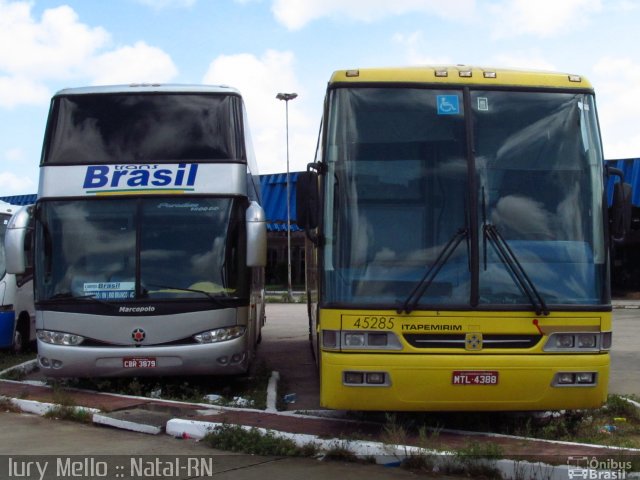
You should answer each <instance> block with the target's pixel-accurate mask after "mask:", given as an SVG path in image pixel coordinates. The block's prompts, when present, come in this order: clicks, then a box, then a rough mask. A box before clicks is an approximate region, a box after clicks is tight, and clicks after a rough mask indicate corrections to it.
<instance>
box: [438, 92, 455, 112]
mask: <svg viewBox="0 0 640 480" xmlns="http://www.w3.org/2000/svg"><path fill="white" fill-rule="evenodd" d="M436 101H437V103H438V115H456V114H458V113H460V101H459V100H458V96H457V95H438V96H437V97H436Z"/></svg>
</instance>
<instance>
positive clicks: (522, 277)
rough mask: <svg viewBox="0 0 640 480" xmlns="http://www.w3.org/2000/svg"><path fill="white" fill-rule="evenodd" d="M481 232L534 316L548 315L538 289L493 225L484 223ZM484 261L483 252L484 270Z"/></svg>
mask: <svg viewBox="0 0 640 480" xmlns="http://www.w3.org/2000/svg"><path fill="white" fill-rule="evenodd" d="M482 231H483V234H484V237H485V239H487V238H488V239H489V240H490V241H491V243H492V244H493V246H494V248H495V249H496V252H497V253H498V256H499V257H500V260H501V261H502V263H503V264H504V265H506V266H507V267H508V268H509V270H510V271H511V273H512V274H513V277H514V278H515V279H516V283H517V284H518V286H519V287H520V288H521V289H522V291H523V292H524V293H525V294H526V295H527V297H528V298H529V302H531V305H533V308H534V309H535V312H536V315H545V316H546V315H549V308H548V307H547V304H546V303H545V301H544V298H542V295H540V292H538V289H537V288H536V286H535V285H534V283H533V281H531V278H530V277H529V275H527V272H526V270H525V269H524V267H523V266H522V264H521V263H520V261H519V260H518V257H517V256H516V254H515V253H514V252H513V250H512V249H511V247H510V246H509V244H508V243H507V241H506V240H505V238H504V237H503V236H502V234H501V233H500V231H499V230H498V229H497V228H496V226H495V225H492V224H490V223H485V224H484V226H483V227H482ZM486 261H487V259H486V250H485V268H486Z"/></svg>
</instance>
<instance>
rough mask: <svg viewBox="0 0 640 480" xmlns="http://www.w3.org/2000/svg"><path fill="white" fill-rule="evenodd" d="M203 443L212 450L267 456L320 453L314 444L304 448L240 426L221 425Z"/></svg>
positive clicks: (306, 455)
mask: <svg viewBox="0 0 640 480" xmlns="http://www.w3.org/2000/svg"><path fill="white" fill-rule="evenodd" d="M203 441H204V442H205V443H206V444H207V445H209V446H210V447H212V448H217V449H220V450H226V451H231V452H241V453H249V454H253V455H265V456H295V457H311V456H313V455H316V454H317V453H318V450H317V448H316V446H315V445H313V444H312V443H309V444H306V445H304V446H302V447H299V446H298V445H296V443H295V442H294V441H293V440H291V439H288V438H283V437H279V436H277V435H276V434H275V433H274V432H272V431H266V432H262V431H260V430H258V429H257V428H255V427H254V428H251V429H246V428H243V427H241V426H240V425H220V426H217V427H215V428H214V429H212V430H211V431H210V432H209V433H207V435H205V437H204V439H203Z"/></svg>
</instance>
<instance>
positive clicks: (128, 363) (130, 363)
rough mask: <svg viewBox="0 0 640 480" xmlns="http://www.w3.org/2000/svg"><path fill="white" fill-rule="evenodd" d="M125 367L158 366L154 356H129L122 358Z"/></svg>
mask: <svg viewBox="0 0 640 480" xmlns="http://www.w3.org/2000/svg"><path fill="white" fill-rule="evenodd" d="M122 367H123V368H156V359H155V358H152V357H128V358H123V359H122Z"/></svg>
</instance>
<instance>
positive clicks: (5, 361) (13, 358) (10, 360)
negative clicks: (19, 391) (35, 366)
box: [0, 350, 37, 380]
mask: <svg viewBox="0 0 640 480" xmlns="http://www.w3.org/2000/svg"><path fill="white" fill-rule="evenodd" d="M36 356H37V354H36V353H35V352H26V353H14V352H13V351H10V350H6V351H0V370H6V369H7V368H11V367H15V366H16V365H20V364H21V363H24V362H28V361H29V360H33V359H35V358H36ZM2 378H5V379H7V380H24V373H20V372H13V371H12V372H8V374H5V375H4V376H3V377H2Z"/></svg>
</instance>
